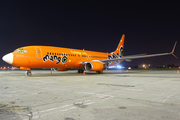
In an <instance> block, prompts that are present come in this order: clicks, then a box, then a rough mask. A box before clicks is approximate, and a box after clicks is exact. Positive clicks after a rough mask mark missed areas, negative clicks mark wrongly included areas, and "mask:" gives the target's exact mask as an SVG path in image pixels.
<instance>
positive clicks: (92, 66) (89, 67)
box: [85, 61, 104, 71]
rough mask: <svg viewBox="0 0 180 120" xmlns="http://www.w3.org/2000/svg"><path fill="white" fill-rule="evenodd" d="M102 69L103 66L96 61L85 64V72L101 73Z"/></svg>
mask: <svg viewBox="0 0 180 120" xmlns="http://www.w3.org/2000/svg"><path fill="white" fill-rule="evenodd" d="M103 68H104V66H103V64H102V63H101V62H98V61H91V62H87V63H86V64H85V70H88V71H101V70H102V69H103Z"/></svg>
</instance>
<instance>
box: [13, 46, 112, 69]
mask: <svg viewBox="0 0 180 120" xmlns="http://www.w3.org/2000/svg"><path fill="white" fill-rule="evenodd" d="M24 51H26V52H24ZM108 54H109V53H103V52H93V51H87V50H78V49H69V48H62V47H51V46H26V47H21V48H18V49H16V50H15V51H14V52H13V63H12V65H15V66H18V67H26V68H83V67H84V66H83V65H82V64H81V62H82V61H92V60H103V59H107V58H108Z"/></svg>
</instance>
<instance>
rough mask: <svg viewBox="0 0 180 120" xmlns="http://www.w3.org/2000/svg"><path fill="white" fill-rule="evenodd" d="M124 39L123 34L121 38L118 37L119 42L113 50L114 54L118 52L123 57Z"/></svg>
mask: <svg viewBox="0 0 180 120" xmlns="http://www.w3.org/2000/svg"><path fill="white" fill-rule="evenodd" d="M124 40H125V35H124V34H123V35H122V37H121V39H120V42H119V44H118V46H117V49H116V50H115V51H114V52H113V53H115V54H116V55H118V54H119V56H120V57H123V50H124Z"/></svg>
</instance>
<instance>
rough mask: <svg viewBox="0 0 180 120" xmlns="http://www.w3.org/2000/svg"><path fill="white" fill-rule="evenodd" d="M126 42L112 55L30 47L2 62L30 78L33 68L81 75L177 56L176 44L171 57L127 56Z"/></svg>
mask: <svg viewBox="0 0 180 120" xmlns="http://www.w3.org/2000/svg"><path fill="white" fill-rule="evenodd" d="M124 39H125V35H122V37H121V39H120V42H119V44H118V46H117V48H116V50H115V51H114V52H111V53H103V52H95V51H87V50H79V49H70V48H62V47H52V46H26V47H21V48H18V49H16V50H15V51H14V52H12V53H9V54H6V55H5V56H3V58H2V59H3V60H4V61H5V62H7V63H9V64H12V65H14V66H17V67H20V69H21V70H25V71H26V72H25V74H26V75H27V76H31V68H56V69H58V71H66V70H69V69H70V68H75V69H78V73H83V72H84V70H85V71H96V72H97V73H102V72H103V69H104V68H106V67H108V66H112V65H116V64H119V63H120V62H122V61H123V60H125V61H131V59H137V58H146V57H154V56H162V55H170V54H172V55H174V54H173V53H174V49H175V46H176V43H177V41H176V43H175V45H174V48H173V50H172V52H171V53H161V54H151V55H131V56H123V49H124ZM174 56H175V55H174ZM175 57H176V56H175Z"/></svg>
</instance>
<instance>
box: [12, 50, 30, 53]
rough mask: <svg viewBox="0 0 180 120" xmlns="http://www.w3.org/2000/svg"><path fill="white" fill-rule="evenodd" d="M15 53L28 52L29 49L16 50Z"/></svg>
mask: <svg viewBox="0 0 180 120" xmlns="http://www.w3.org/2000/svg"><path fill="white" fill-rule="evenodd" d="M14 52H15V53H27V50H15V51H14Z"/></svg>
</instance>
